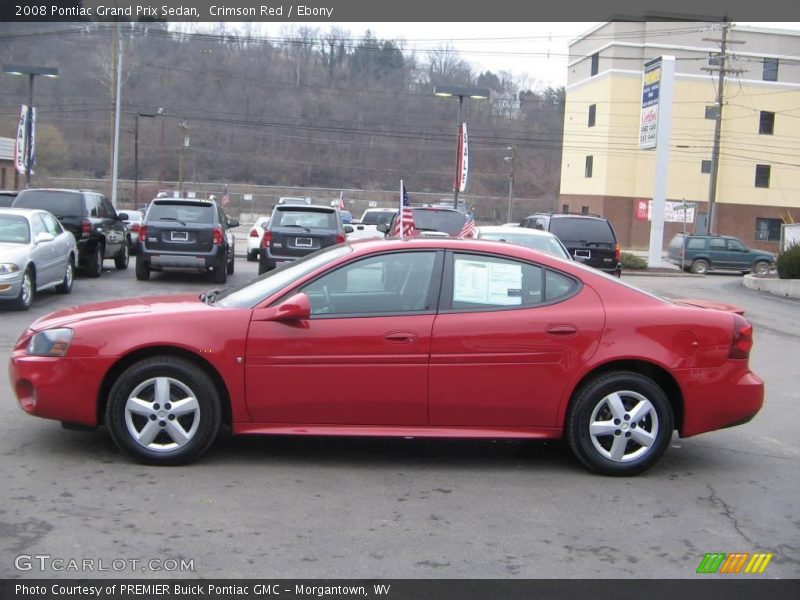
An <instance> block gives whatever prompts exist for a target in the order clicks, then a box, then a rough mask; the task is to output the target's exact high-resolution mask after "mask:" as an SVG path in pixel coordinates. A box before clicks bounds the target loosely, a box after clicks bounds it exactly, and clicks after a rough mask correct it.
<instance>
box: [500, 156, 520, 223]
mask: <svg viewBox="0 0 800 600" xmlns="http://www.w3.org/2000/svg"><path fill="white" fill-rule="evenodd" d="M506 150H511V156H506V157H505V158H504V159H503V160H507V161H510V162H511V172H510V173H509V174H508V215H507V216H506V223H511V212H512V210H511V209H512V206H513V203H514V162H515V161H516V158H517V147H516V146H509V147H508V148H506Z"/></svg>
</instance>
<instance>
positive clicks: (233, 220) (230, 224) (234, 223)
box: [228, 219, 239, 227]
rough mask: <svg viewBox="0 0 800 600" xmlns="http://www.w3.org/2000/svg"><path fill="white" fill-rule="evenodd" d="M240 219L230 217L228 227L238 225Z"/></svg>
mask: <svg viewBox="0 0 800 600" xmlns="http://www.w3.org/2000/svg"><path fill="white" fill-rule="evenodd" d="M238 226H239V221H237V220H236V219H228V227H238Z"/></svg>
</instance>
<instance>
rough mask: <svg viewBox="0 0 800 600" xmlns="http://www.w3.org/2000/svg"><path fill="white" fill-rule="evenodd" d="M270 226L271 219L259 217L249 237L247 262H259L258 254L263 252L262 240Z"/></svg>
mask: <svg viewBox="0 0 800 600" xmlns="http://www.w3.org/2000/svg"><path fill="white" fill-rule="evenodd" d="M268 224H269V217H258V218H257V219H256V222H255V223H253V226H252V227H251V228H250V233H249V234H248V235H247V260H249V261H250V262H255V261H257V260H258V253H259V252H260V251H261V238H262V237H264V229H266V227H267V225H268Z"/></svg>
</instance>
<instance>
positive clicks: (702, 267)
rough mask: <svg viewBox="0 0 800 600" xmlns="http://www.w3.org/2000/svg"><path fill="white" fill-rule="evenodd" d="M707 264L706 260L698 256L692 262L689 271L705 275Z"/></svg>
mask: <svg viewBox="0 0 800 600" xmlns="http://www.w3.org/2000/svg"><path fill="white" fill-rule="evenodd" d="M708 268H709V264H708V261H707V260H705V259H702V258H698V259H697V260H695V261H694V262H693V263H692V267H691V269H690V270H691V272H692V273H697V274H698V275H705V274H706V273H708Z"/></svg>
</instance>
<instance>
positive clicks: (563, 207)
mask: <svg viewBox="0 0 800 600" xmlns="http://www.w3.org/2000/svg"><path fill="white" fill-rule="evenodd" d="M561 212H562V213H564V214H565V215H568V214H569V204H562V205H561Z"/></svg>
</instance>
